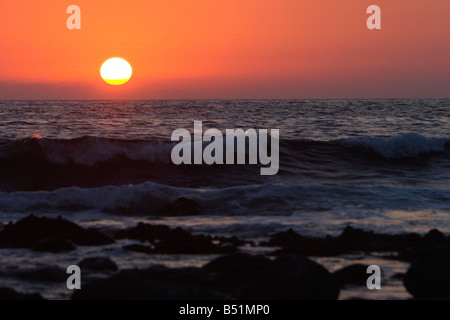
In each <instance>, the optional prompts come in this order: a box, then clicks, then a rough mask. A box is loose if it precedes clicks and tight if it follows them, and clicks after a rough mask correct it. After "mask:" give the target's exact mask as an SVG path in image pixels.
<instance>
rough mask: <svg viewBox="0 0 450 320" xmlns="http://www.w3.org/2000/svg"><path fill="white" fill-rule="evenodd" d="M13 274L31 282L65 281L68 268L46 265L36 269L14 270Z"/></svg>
mask: <svg viewBox="0 0 450 320" xmlns="http://www.w3.org/2000/svg"><path fill="white" fill-rule="evenodd" d="M12 276H13V277H16V278H19V279H23V280H26V281H29V282H59V283H64V282H65V281H66V280H67V277H68V275H67V273H66V270H64V269H62V268H59V267H44V268H37V269H34V270H24V271H18V272H14V273H13V274H12Z"/></svg>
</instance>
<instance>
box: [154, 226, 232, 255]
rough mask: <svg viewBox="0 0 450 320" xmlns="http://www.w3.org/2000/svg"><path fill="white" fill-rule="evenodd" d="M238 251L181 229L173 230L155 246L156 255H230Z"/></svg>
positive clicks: (209, 238)
mask: <svg viewBox="0 0 450 320" xmlns="http://www.w3.org/2000/svg"><path fill="white" fill-rule="evenodd" d="M236 250H237V249H236V247H234V246H231V247H227V246H220V245H216V244H214V243H213V241H212V238H211V237H208V236H204V235H191V234H190V233H189V232H187V231H185V230H183V229H181V228H176V229H174V230H172V232H171V233H170V235H169V237H168V238H166V239H164V240H162V241H160V242H158V243H156V244H155V248H154V253H172V254H212V253H230V252H233V251H236Z"/></svg>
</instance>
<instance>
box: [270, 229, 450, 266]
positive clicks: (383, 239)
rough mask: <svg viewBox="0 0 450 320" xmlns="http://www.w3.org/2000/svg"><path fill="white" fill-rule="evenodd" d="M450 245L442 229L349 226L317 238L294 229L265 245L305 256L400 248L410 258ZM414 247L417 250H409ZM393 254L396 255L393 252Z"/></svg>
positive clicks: (397, 249) (279, 252)
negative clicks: (384, 229)
mask: <svg viewBox="0 0 450 320" xmlns="http://www.w3.org/2000/svg"><path fill="white" fill-rule="evenodd" d="M436 244H439V245H444V244H448V245H450V239H448V238H445V236H444V235H443V234H442V233H441V232H439V231H438V230H431V231H430V232H429V233H428V234H427V235H425V236H424V237H422V236H420V235H419V234H416V233H408V234H399V235H390V234H381V233H375V232H373V231H364V230H361V229H357V228H353V227H351V226H347V227H346V228H345V229H344V231H343V232H342V234H341V235H339V236H338V237H331V236H327V237H325V238H314V237H305V236H301V235H299V234H298V233H296V232H295V231H293V230H292V229H289V230H287V231H284V232H279V233H276V234H275V235H273V236H272V238H271V239H270V240H269V241H268V242H264V243H262V244H261V245H262V246H276V247H281V249H280V250H278V251H276V252H275V254H278V255H279V254H284V253H296V254H300V255H305V256H313V255H314V256H335V255H339V254H345V253H352V252H373V251H389V252H400V254H399V255H398V257H396V258H398V259H410V258H411V257H413V256H414V255H415V254H416V252H415V250H417V249H419V248H420V249H421V250H422V249H423V248H426V247H429V246H431V245H436ZM411 250H414V252H409V251H411ZM390 258H394V257H393V256H392V255H391V256H390Z"/></svg>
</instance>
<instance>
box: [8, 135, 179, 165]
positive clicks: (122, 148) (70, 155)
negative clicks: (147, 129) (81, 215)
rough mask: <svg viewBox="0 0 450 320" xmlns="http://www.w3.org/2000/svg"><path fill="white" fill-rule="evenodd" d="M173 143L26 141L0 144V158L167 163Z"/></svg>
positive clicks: (103, 139) (82, 138) (52, 161)
mask: <svg viewBox="0 0 450 320" xmlns="http://www.w3.org/2000/svg"><path fill="white" fill-rule="evenodd" d="M172 147H173V144H170V143H165V142H162V141H145V140H118V139H108V138H97V137H81V138H76V139H69V140H63V139H38V138H27V139H21V140H14V141H3V142H2V143H0V158H3V159H5V158H11V159H16V160H17V159H27V158H32V159H34V160H36V159H40V160H43V161H48V162H50V163H54V164H77V165H84V166H94V165H96V164H98V163H101V162H106V161H110V160H114V159H117V158H126V159H130V160H135V161H150V162H158V161H160V162H163V161H165V162H167V161H168V159H170V158H169V157H170V150H171V149H172Z"/></svg>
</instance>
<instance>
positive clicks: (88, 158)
mask: <svg viewBox="0 0 450 320" xmlns="http://www.w3.org/2000/svg"><path fill="white" fill-rule="evenodd" d="M449 142H450V140H447V139H444V138H428V137H424V136H422V135H419V134H416V133H408V134H401V135H397V136H393V137H362V138H349V139H340V140H331V141H313V140H287V141H283V139H282V137H281V146H282V147H283V146H284V147H285V148H286V149H290V148H293V149H297V150H299V149H300V150H301V149H305V148H306V149H308V150H310V149H313V148H317V149H318V151H320V149H323V148H324V147H327V146H328V147H333V146H340V147H343V148H346V149H347V152H351V151H352V150H354V149H359V151H360V152H369V153H375V154H378V155H379V156H381V157H384V158H409V157H417V156H420V155H422V154H428V153H439V152H444V151H446V148H447V146H448V145H449ZM175 144H176V143H174V142H170V141H158V140H119V139H108V138H97V137H81V138H76V139H68V140H64V139H37V138H27V139H20V140H13V141H8V140H6V141H0V159H8V158H10V159H14V160H18V159H27V158H28V159H30V158H31V159H33V160H36V159H41V160H44V161H48V162H50V163H54V164H77V165H84V166H94V165H97V164H98V163H102V162H107V161H111V160H115V159H118V158H123V159H128V160H134V161H147V162H165V163H168V162H170V153H171V150H172V148H173V147H174V146H175ZM204 145H206V144H204Z"/></svg>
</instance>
